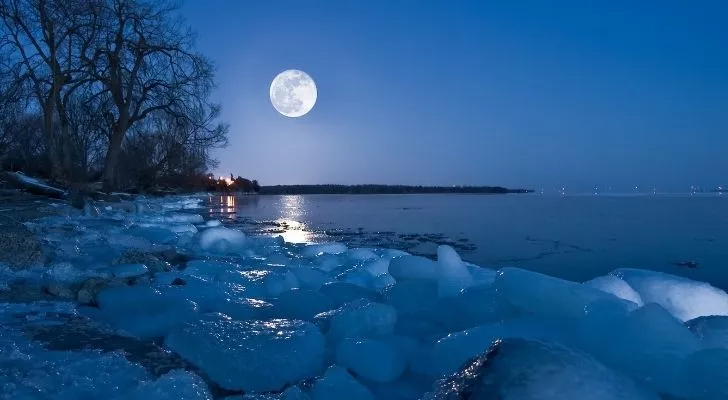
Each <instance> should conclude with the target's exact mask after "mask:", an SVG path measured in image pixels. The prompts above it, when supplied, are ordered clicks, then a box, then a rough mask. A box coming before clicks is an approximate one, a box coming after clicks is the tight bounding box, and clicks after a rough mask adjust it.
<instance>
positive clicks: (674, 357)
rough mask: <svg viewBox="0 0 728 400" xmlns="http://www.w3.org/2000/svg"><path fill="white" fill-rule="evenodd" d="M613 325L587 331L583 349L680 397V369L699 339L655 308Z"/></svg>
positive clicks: (649, 384)
mask: <svg viewBox="0 0 728 400" xmlns="http://www.w3.org/2000/svg"><path fill="white" fill-rule="evenodd" d="M616 321H617V322H615V323H611V324H610V325H611V327H612V329H609V330H606V329H604V330H602V331H599V330H595V329H591V330H587V331H586V332H585V335H586V337H585V338H583V340H584V343H588V342H589V341H591V343H590V344H582V346H583V348H585V349H586V350H587V351H589V352H590V353H591V354H593V355H595V356H596V357H597V358H599V360H600V361H602V362H603V363H604V364H605V365H607V366H609V367H611V368H613V369H615V370H618V371H621V372H623V373H625V374H626V375H628V376H630V377H632V379H634V380H635V381H637V382H639V383H643V384H645V385H646V386H648V387H652V388H653V389H655V390H657V391H660V392H662V393H669V394H673V395H677V396H679V395H680V391H679V387H676V386H675V385H676V382H679V374H680V373H679V370H680V365H681V364H682V363H683V361H684V360H685V359H686V358H687V357H688V356H689V355H690V354H692V353H694V352H696V351H698V350H700V349H701V347H702V346H701V344H700V342H699V341H698V338H697V337H696V336H695V335H693V333H692V332H690V330H689V329H688V328H686V327H685V326H684V325H683V324H682V323H681V322H680V321H678V320H677V319H675V317H673V316H672V315H670V313H668V312H667V311H666V310H665V309H663V308H662V307H660V306H659V305H657V304H646V305H645V306H643V307H641V308H638V309H637V310H635V311H632V312H631V313H630V314H629V315H628V316H627V317H626V318H625V319H624V320H622V321H619V320H616ZM614 326H618V327H619V329H613V327H614Z"/></svg>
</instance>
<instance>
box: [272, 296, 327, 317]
mask: <svg viewBox="0 0 728 400" xmlns="http://www.w3.org/2000/svg"><path fill="white" fill-rule="evenodd" d="M274 304H275V313H276V315H277V316H279V317H281V318H289V319H301V320H306V321H310V320H313V317H314V316H316V314H320V313H322V312H326V311H329V310H331V309H333V308H334V302H333V300H331V299H330V298H329V297H327V296H326V295H324V294H322V293H320V292H316V291H313V290H309V289H292V290H289V291H286V292H283V293H281V295H280V296H278V298H277V299H276V300H275V301H274Z"/></svg>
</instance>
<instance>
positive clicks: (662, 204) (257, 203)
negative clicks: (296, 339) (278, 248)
mask: <svg viewBox="0 0 728 400" xmlns="http://www.w3.org/2000/svg"><path fill="white" fill-rule="evenodd" d="M209 205H210V209H209V211H210V213H211V215H212V216H213V217H215V218H220V219H223V220H226V221H227V222H228V223H230V224H232V225H237V226H240V227H242V228H243V229H246V230H248V231H251V232H258V233H266V234H273V235H275V234H282V235H283V236H284V237H285V238H286V239H287V240H288V241H294V242H307V241H321V240H336V241H342V242H345V243H347V244H349V245H351V246H364V247H366V246H369V247H373V246H377V247H380V246H385V247H395V248H401V249H405V250H408V251H411V252H413V253H417V254H423V255H432V254H433V253H434V250H435V248H436V246H437V245H438V244H440V243H447V244H451V245H453V246H454V247H456V248H457V249H458V251H459V252H460V253H461V255H462V256H463V258H464V259H466V260H467V261H470V262H473V263H476V264H479V265H483V266H490V267H500V266H506V265H513V266H520V267H523V268H527V269H532V270H535V271H539V272H544V273H547V274H550V275H556V276H561V277H564V278H567V279H573V280H586V279H590V278H592V277H594V276H598V275H603V274H605V273H607V272H609V271H610V270H613V269H615V268H620V267H635V268H646V269H654V270H660V271H665V272H669V273H672V274H678V275H683V276H687V277H690V278H693V279H699V280H704V281H708V282H711V283H713V284H714V285H716V286H719V287H722V288H724V289H726V288H728V197H726V196H718V195H703V196H687V195H685V196H680V195H674V196H667V195H665V196H662V195H657V196H567V197H550V196H538V195H507V196H500V195H495V196H493V195H359V196H357V195H307V196H239V197H237V198H235V197H227V196H224V197H220V196H213V197H210V198H209ZM686 261H694V262H697V263H698V266H697V268H692V269H691V268H687V267H684V266H678V265H675V263H678V262H686Z"/></svg>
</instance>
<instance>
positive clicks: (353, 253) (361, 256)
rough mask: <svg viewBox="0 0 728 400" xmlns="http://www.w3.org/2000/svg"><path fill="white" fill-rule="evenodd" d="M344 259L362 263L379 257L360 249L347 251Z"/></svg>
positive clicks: (367, 250)
mask: <svg viewBox="0 0 728 400" xmlns="http://www.w3.org/2000/svg"><path fill="white" fill-rule="evenodd" d="M346 257H347V258H349V259H350V260H354V261H364V260H371V259H377V258H379V256H377V255H376V254H374V252H373V251H371V250H369V249H361V248H356V249H349V250H348V251H347V252H346Z"/></svg>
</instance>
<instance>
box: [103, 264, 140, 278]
mask: <svg viewBox="0 0 728 400" xmlns="http://www.w3.org/2000/svg"><path fill="white" fill-rule="evenodd" d="M148 271H149V270H148V269H147V266H146V265H144V264H119V265H114V266H112V267H111V274H112V275H113V276H115V277H117V278H131V277H134V276H140V275H144V274H146V273H147V272H148Z"/></svg>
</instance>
